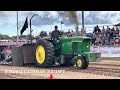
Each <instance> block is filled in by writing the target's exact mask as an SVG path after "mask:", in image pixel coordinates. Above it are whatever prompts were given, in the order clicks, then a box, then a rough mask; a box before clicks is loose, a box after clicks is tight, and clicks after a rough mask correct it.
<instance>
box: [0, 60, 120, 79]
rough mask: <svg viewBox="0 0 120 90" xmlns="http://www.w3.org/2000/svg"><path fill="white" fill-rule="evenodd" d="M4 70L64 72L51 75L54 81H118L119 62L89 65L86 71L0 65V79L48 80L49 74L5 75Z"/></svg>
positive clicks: (107, 61)
mask: <svg viewBox="0 0 120 90" xmlns="http://www.w3.org/2000/svg"><path fill="white" fill-rule="evenodd" d="M6 70H18V71H20V70H21V71H25V70H34V71H35V70H41V71H43V70H46V71H47V70H65V72H64V73H59V74H53V78H55V79H120V61H112V60H102V61H101V62H97V63H90V65H89V68H88V69H87V70H80V69H78V68H75V67H59V66H55V67H53V68H50V69H47V68H38V67H34V66H25V67H15V66H5V65H0V79H49V76H50V73H49V74H47V73H5V71H6Z"/></svg>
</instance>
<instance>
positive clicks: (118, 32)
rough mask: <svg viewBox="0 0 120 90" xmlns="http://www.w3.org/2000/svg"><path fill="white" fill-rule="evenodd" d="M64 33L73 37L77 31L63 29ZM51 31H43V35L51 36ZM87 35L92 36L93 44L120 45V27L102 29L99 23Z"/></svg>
mask: <svg viewBox="0 0 120 90" xmlns="http://www.w3.org/2000/svg"><path fill="white" fill-rule="evenodd" d="M61 32H62V34H63V35H65V36H67V37H73V36H74V35H75V32H74V31H73V30H68V31H67V32H65V31H61ZM50 35H51V32H49V33H47V32H45V31H44V32H43V31H42V32H41V33H40V36H41V37H47V36H50ZM77 35H78V36H82V33H81V30H80V31H79V32H78V34H77ZM86 36H87V37H90V38H91V39H92V41H91V44H92V45H96V46H99V45H117V44H118V45H120V28H119V27H117V26H116V27H113V28H109V26H107V28H106V29H105V28H104V26H103V27H102V29H100V28H99V26H98V25H97V26H96V27H95V28H94V30H93V32H92V33H86Z"/></svg>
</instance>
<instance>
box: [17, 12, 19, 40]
mask: <svg viewBox="0 0 120 90" xmlns="http://www.w3.org/2000/svg"><path fill="white" fill-rule="evenodd" d="M18 40H19V30H18V11H17V41H18Z"/></svg>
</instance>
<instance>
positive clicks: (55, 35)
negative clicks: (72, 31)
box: [51, 26, 61, 41]
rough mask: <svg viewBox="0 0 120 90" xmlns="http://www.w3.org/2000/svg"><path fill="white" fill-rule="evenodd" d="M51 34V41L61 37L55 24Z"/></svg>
mask: <svg viewBox="0 0 120 90" xmlns="http://www.w3.org/2000/svg"><path fill="white" fill-rule="evenodd" d="M51 36H52V39H53V41H54V40H59V37H61V32H60V31H59V30H58V26H55V30H53V31H52V33H51Z"/></svg>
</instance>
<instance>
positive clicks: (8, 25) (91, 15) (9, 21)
mask: <svg viewBox="0 0 120 90" xmlns="http://www.w3.org/2000/svg"><path fill="white" fill-rule="evenodd" d="M33 14H39V15H38V16H35V17H34V18H33V19H32V27H35V28H36V29H40V28H41V27H42V26H43V25H53V24H55V23H60V22H61V20H62V21H64V25H65V26H70V25H72V24H71V23H70V22H69V19H68V18H67V17H66V18H64V19H63V18H62V17H61V16H59V15H58V13H57V12H56V11H18V16H19V30H21V28H22V26H23V24H24V21H25V19H26V17H27V16H28V19H30V18H31V16H32V15H33ZM77 15H78V21H79V23H80V24H81V11H77ZM16 18H17V17H16V11H0V33H2V34H8V35H11V36H12V35H16V29H17V27H16V22H17V20H16ZM119 21H120V12H119V11H85V24H116V23H119ZM47 28H49V27H47ZM26 32H27V33H28V31H26ZM34 33H38V32H37V30H36V31H35V32H34Z"/></svg>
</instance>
